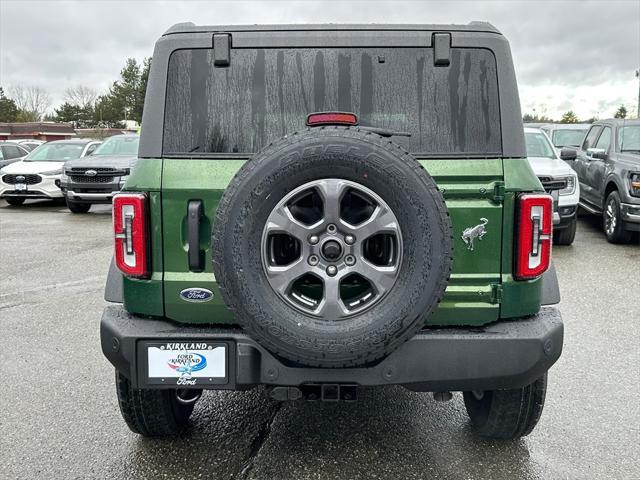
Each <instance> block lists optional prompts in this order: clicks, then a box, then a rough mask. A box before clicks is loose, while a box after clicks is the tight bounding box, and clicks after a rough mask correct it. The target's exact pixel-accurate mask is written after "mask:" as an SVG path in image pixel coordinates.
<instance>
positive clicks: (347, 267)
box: [261, 178, 402, 321]
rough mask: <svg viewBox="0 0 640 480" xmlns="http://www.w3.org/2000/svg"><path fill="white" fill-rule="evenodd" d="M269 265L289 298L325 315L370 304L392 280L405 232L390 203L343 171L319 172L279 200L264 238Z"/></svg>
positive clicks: (274, 283) (271, 277) (340, 315)
mask: <svg viewBox="0 0 640 480" xmlns="http://www.w3.org/2000/svg"><path fill="white" fill-rule="evenodd" d="M261 254H262V255H261V256H262V264H263V269H264V273H265V275H266V277H267V280H268V282H269V284H270V286H271V287H272V288H273V290H274V291H275V292H276V293H277V294H278V295H279V296H280V297H281V298H282V299H283V300H284V301H285V302H287V303H288V304H289V305H291V306H292V307H294V308H296V309H297V310H300V311H302V312H304V313H306V314H308V315H311V316H313V317H317V318H320V319H322V320H328V321H331V320H341V319H344V318H347V317H350V316H352V315H356V314H360V313H362V312H364V311H365V310H368V309H369V308H371V307H372V306H373V305H375V304H376V303H377V302H378V301H380V300H381V299H382V298H383V297H384V296H385V295H387V294H388V293H389V291H390V290H391V289H392V288H393V286H394V284H395V282H396V279H397V277H398V273H399V271H400V267H401V265H402V233H401V230H400V227H399V222H398V220H397V218H396V216H395V214H394V213H393V211H392V210H391V208H390V207H389V205H387V203H386V202H385V201H384V200H383V199H382V198H381V197H380V196H379V195H377V194H376V193H375V192H373V191H372V190H371V189H369V188H367V187H365V186H363V185H360V184H358V183H356V182H352V181H349V180H344V179H337V178H325V179H319V180H314V181H311V182H309V183H305V184H304V185H302V186H300V187H298V188H296V189H294V190H293V191H291V192H289V193H288V194H287V195H286V196H285V197H284V198H282V200H280V202H278V204H277V205H276V206H275V207H274V208H273V210H272V211H271V214H270V215H269V216H268V218H267V221H266V223H265V226H264V230H263V233H262V240H261Z"/></svg>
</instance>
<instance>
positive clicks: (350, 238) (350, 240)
mask: <svg viewBox="0 0 640 480" xmlns="http://www.w3.org/2000/svg"><path fill="white" fill-rule="evenodd" d="M344 242H345V243H346V244H347V245H353V244H354V243H356V237H354V236H353V235H347V236H346V237H344Z"/></svg>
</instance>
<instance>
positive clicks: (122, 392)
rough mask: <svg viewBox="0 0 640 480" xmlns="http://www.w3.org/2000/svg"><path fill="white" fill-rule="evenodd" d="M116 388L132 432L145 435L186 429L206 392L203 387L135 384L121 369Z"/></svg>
mask: <svg viewBox="0 0 640 480" xmlns="http://www.w3.org/2000/svg"><path fill="white" fill-rule="evenodd" d="M116 391H117V394H118V404H119V406H120V413H121V414H122V418H123V419H124V421H125V422H126V424H127V426H128V427H129V428H130V429H131V431H132V432H134V433H137V434H139V435H142V436H144V437H170V436H175V435H178V434H179V433H180V432H182V431H183V430H184V429H185V428H186V427H187V425H188V424H189V417H190V416H191V413H192V412H193V407H194V406H195V404H196V402H197V401H198V399H199V398H200V394H201V393H202V390H182V391H180V390H152V389H144V388H133V387H132V386H131V382H130V381H129V379H128V378H127V377H125V376H124V375H122V374H121V373H120V372H118V371H116ZM181 399H182V400H181ZM187 402H188V403H187Z"/></svg>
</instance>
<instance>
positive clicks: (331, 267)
mask: <svg viewBox="0 0 640 480" xmlns="http://www.w3.org/2000/svg"><path fill="white" fill-rule="evenodd" d="M336 273H338V269H337V268H336V267H335V265H329V266H328V267H327V275H329V276H330V277H333V276H334V275H335V274H336Z"/></svg>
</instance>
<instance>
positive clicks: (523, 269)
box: [514, 194, 553, 280]
mask: <svg viewBox="0 0 640 480" xmlns="http://www.w3.org/2000/svg"><path fill="white" fill-rule="evenodd" d="M517 208H518V210H517V211H518V213H517V219H516V228H517V233H516V235H517V237H516V262H515V272H514V277H515V278H516V279H517V280H529V279H532V278H536V277H538V276H540V275H542V274H543V273H544V272H545V270H546V269H547V268H549V262H550V261H551V242H552V228H553V199H552V198H551V196H550V195H545V194H524V195H520V197H518V205H517Z"/></svg>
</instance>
